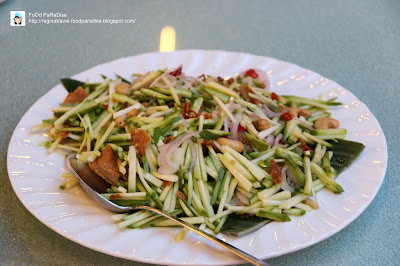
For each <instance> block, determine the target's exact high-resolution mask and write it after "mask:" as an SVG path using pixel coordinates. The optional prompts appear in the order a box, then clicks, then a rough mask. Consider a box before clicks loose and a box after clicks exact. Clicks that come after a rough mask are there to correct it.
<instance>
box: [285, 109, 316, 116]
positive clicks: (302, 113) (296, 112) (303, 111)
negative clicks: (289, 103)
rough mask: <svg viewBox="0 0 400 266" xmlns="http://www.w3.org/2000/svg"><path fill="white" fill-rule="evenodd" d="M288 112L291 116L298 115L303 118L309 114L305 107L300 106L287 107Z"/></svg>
mask: <svg viewBox="0 0 400 266" xmlns="http://www.w3.org/2000/svg"><path fill="white" fill-rule="evenodd" d="M288 113H289V114H290V115H291V116H292V117H298V116H304V117H305V118H307V117H310V116H311V112H310V110H307V109H301V108H296V107H289V108H288Z"/></svg>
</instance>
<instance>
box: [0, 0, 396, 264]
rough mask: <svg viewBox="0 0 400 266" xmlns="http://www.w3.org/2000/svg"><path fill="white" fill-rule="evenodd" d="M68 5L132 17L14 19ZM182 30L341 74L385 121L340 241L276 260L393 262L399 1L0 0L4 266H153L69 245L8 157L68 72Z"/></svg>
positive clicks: (196, 45) (140, 49)
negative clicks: (376, 183) (379, 178)
mask: <svg viewBox="0 0 400 266" xmlns="http://www.w3.org/2000/svg"><path fill="white" fill-rule="evenodd" d="M12 10H24V11H26V14H28V12H31V13H33V12H39V13H42V12H60V13H66V14H67V15H68V18H76V19H85V18H87V19H94V18H98V19H103V18H108V19H121V18H122V19H135V21H136V22H135V23H134V24H117V25H109V24H66V25H62V24H49V25H47V24H31V23H29V21H28V18H26V19H27V21H26V26H25V27H11V26H10V20H9V19H10V11H12ZM166 25H170V26H172V27H173V28H174V29H175V31H176V45H175V46H176V49H211V50H227V51H237V52H246V53H252V54H256V55H262V56H269V57H274V58H277V59H280V60H284V61H289V62H292V63H295V64H298V65H300V66H302V67H305V68H308V69H311V70H313V71H315V72H318V73H319V74H321V75H323V76H325V77H328V78H329V79H332V80H334V81H336V82H337V83H338V84H340V85H341V86H343V87H344V88H346V89H348V90H350V91H351V92H352V93H354V94H355V95H356V96H357V97H358V98H359V99H360V100H361V101H362V102H364V103H365V104H366V105H367V106H368V107H369V108H370V110H371V111H372V113H373V114H374V115H375V116H376V117H377V119H378V121H379V122H380V124H381V126H382V128H383V130H384V132H385V135H386V138H387V141H388V149H389V163H388V171H387V174H386V177H385V180H384V182H383V185H382V187H381V189H380V192H379V193H378V195H377V197H376V198H375V199H374V201H373V202H372V204H371V205H370V206H369V207H368V208H367V209H366V211H365V212H364V213H363V214H362V215H361V216H360V217H359V218H358V219H356V220H355V221H354V222H353V223H351V224H350V225H349V226H348V227H346V228H345V229H344V230H342V231H341V232H339V233H338V234H336V235H334V236H333V237H331V238H329V239H327V240H325V241H323V242H321V243H319V244H317V245H314V246H312V247H309V248H307V249H305V250H301V251H298V252H294V253H291V254H289V255H285V256H282V257H278V258H274V259H270V260H269V262H270V263H272V264H274V265H294V264H296V265H321V264H322V265H324V264H325V265H327V264H329V265H365V264H373V265H394V264H397V263H398V262H399V261H400V252H399V241H400V237H399V234H398V228H399V218H400V217H399V212H398V210H399V209H398V207H400V206H399V200H398V193H399V192H400V182H399V172H400V163H399V160H398V157H399V156H400V144H399V137H400V136H399V133H398V130H399V123H398V120H399V119H398V117H399V111H400V108H399V99H400V87H399V84H400V63H399V62H400V1H398V0H382V1H374V0H364V1H347V0H340V1H311V0H305V1H290V0H289V1H161V0H160V1H155V0H150V1H119V0H118V1H106V0H102V1H88V0H85V1H77V0H75V1H57V0H56V1H50V0H49V1H45V0H36V1H17V0H8V1H6V2H4V3H2V4H0V62H1V64H0V92H1V94H0V125H1V135H0V156H1V157H0V158H1V159H0V164H1V168H0V170H1V172H0V189H1V193H0V264H15V265H21V264H22V263H29V264H40V265H44V264H53V265H54V264H79V265H80V264H82V265H87V264H111V263H113V264H114V263H115V264H119V265H125V264H126V265H127V264H130V265H146V264H143V263H138V262H130V261H126V260H123V259H118V258H114V257H111V256H108V255H104V254H101V253H98V252H96V251H92V250H89V249H87V248H85V247H82V246H80V245H78V244H75V243H74V242H72V241H70V240H67V239H65V238H63V237H61V236H59V235H58V234H56V233H55V232H53V231H52V230H50V229H48V228H47V227H46V226H44V225H43V224H41V223H40V222H39V221H38V220H37V219H36V218H34V217H33V216H32V215H31V214H30V213H29V212H28V211H27V210H26V209H25V208H24V207H23V205H22V204H21V203H20V202H19V200H18V198H17V197H16V195H15V194H14V192H13V190H12V188H11V185H10V182H9V179H8V174H7V166H6V154H7V147H8V142H9V140H10V137H11V135H12V132H13V130H14V128H15V126H16V125H17V123H18V121H19V120H20V118H21V117H22V115H23V114H24V113H25V111H26V110H27V109H28V108H29V107H30V106H31V105H32V104H33V103H34V102H35V101H36V100H37V99H38V98H39V97H41V96H42V95H43V94H45V93H46V92H47V91H49V90H50V89H51V88H52V87H53V86H55V85H56V84H58V83H59V78H61V77H69V76H72V75H74V74H76V73H79V72H82V71H84V70H86V69H88V68H90V67H92V66H95V65H97V64H100V63H104V62H107V61H110V60H114V59H117V58H120V57H125V56H131V55H137V54H141V53H146V52H156V51H158V50H159V43H160V32H161V29H162V28H163V27H164V26H166Z"/></svg>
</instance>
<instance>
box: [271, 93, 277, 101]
mask: <svg viewBox="0 0 400 266" xmlns="http://www.w3.org/2000/svg"><path fill="white" fill-rule="evenodd" d="M271 99H272V100H278V95H277V94H276V93H275V92H273V93H271Z"/></svg>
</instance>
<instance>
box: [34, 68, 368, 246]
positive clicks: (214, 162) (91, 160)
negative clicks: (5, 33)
mask: <svg viewBox="0 0 400 266" xmlns="http://www.w3.org/2000/svg"><path fill="white" fill-rule="evenodd" d="M103 78H104V80H103V82H101V83H89V82H81V81H77V80H73V79H62V80H61V82H62V84H63V85H64V87H65V88H66V89H67V90H68V92H69V94H68V95H67V97H66V98H65V100H64V101H63V102H62V103H61V104H60V106H58V107H54V108H52V111H53V114H54V117H52V118H50V119H46V120H43V121H42V123H41V124H40V125H37V126H34V127H33V128H32V132H36V131H39V130H43V129H47V130H48V135H49V140H47V141H45V142H42V143H41V144H40V145H43V146H45V147H46V148H47V150H48V152H49V153H52V152H54V151H55V150H58V149H60V150H65V151H68V152H70V155H68V158H71V157H76V158H77V159H78V160H79V161H81V162H82V163H85V164H86V165H87V166H86V167H85V168H84V171H81V172H80V173H79V174H80V175H81V176H82V177H85V178H84V180H85V181H86V182H87V183H89V186H90V187H92V188H94V189H95V190H97V191H98V192H99V193H100V194H101V195H102V196H103V197H104V198H106V199H108V200H110V201H112V202H114V203H116V204H118V205H122V206H132V205H149V206H153V207H156V208H159V209H161V210H163V211H166V212H168V213H170V214H171V215H174V216H177V217H179V218H180V219H182V220H184V221H185V222H188V223H190V224H196V225H199V226H200V228H201V229H203V230H204V229H205V228H207V227H208V228H209V229H211V230H212V231H213V232H214V233H215V234H217V233H219V232H224V233H227V234H231V235H238V236H240V235H243V234H246V233H249V232H252V231H254V230H256V229H258V228H260V227H262V226H263V225H265V224H267V223H269V222H271V221H277V222H287V221H290V220H291V218H290V217H291V216H301V215H305V214H306V212H310V211H314V210H317V209H318V200H317V195H316V192H317V191H319V190H321V189H328V190H330V191H331V192H333V193H337V194H340V193H342V192H343V191H344V188H342V187H341V186H340V185H339V184H338V183H337V182H336V181H335V178H336V177H337V175H338V174H340V172H342V171H343V170H344V169H345V168H346V167H348V166H349V165H350V164H351V163H352V162H353V161H354V160H355V159H356V158H357V156H358V155H359V154H360V153H361V152H362V150H363V149H364V145H363V144H361V143H357V142H352V141H346V140H345V138H346V133H347V130H346V129H345V128H340V122H339V121H338V120H336V119H335V118H333V117H332V114H331V113H330V112H329V109H330V108H336V107H338V106H340V105H341V103H339V102H336V98H332V99H328V100H325V99H324V98H323V96H320V97H319V99H310V98H304V97H299V96H293V95H280V94H278V93H276V92H273V91H272V88H271V85H270V82H269V78H268V75H267V74H266V73H265V72H264V71H262V70H260V69H248V70H245V71H243V72H241V73H239V74H238V75H236V76H235V77H227V78H221V77H214V76H210V75H201V76H199V77H191V76H187V75H185V74H184V73H183V72H182V66H179V67H178V68H176V69H172V70H170V69H162V70H157V71H150V72H147V73H145V74H133V75H132V76H131V80H127V79H124V78H123V77H120V76H117V77H116V78H114V79H111V78H108V77H105V76H104V77H103ZM63 177H64V178H66V181H65V182H64V183H63V184H62V185H61V186H60V188H61V189H68V188H71V187H74V186H75V185H77V184H78V183H79V182H78V180H77V179H76V178H75V177H74V176H73V174H70V173H65V174H63ZM112 218H113V219H114V220H115V221H117V222H118V225H119V227H120V228H127V227H128V228H145V227H148V226H176V224H175V223H174V222H172V221H170V220H166V219H165V218H163V217H160V216H159V215H157V214H154V213H153V212H151V211H146V210H142V211H138V212H135V213H133V214H130V213H126V214H115V215H113V216H112ZM187 232H188V231H187V230H186V229H183V230H182V231H181V233H180V234H179V235H178V237H177V239H178V240H180V239H182V238H183V237H184V236H185V234H186V233H187Z"/></svg>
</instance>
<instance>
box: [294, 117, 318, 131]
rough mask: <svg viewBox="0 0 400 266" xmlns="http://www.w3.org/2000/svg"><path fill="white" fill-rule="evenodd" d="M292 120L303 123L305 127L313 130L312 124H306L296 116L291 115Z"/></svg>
mask: <svg viewBox="0 0 400 266" xmlns="http://www.w3.org/2000/svg"><path fill="white" fill-rule="evenodd" d="M293 119H294V120H296V121H297V122H299V123H300V124H302V125H304V126H305V127H306V128H308V129H309V130H314V128H313V127H312V126H310V125H309V124H307V123H306V122H304V121H303V120H301V119H300V118H298V117H293Z"/></svg>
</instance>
